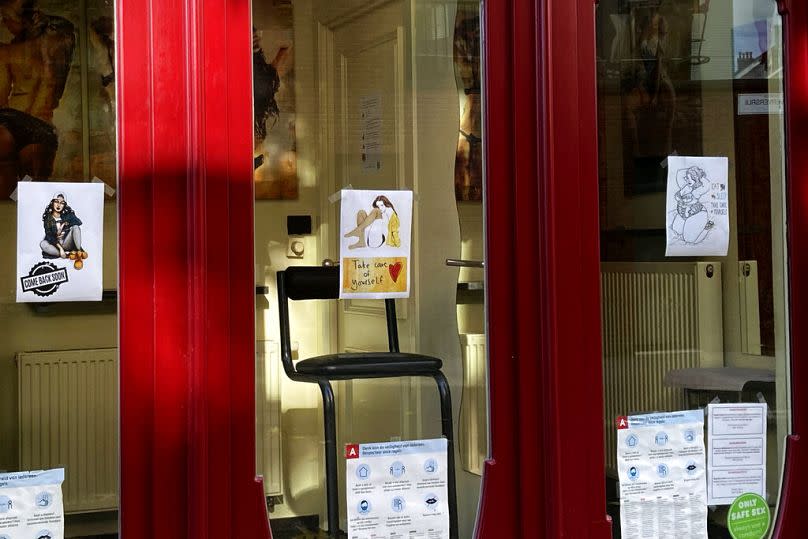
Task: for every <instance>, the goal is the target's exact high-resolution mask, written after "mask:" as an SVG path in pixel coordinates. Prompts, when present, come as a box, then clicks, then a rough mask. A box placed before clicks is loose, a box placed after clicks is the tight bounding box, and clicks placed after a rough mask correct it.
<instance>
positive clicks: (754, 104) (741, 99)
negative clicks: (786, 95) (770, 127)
mask: <svg viewBox="0 0 808 539" xmlns="http://www.w3.org/2000/svg"><path fill="white" fill-rule="evenodd" d="M784 110H785V105H784V101H783V94H782V92H779V93H770V94H739V95H738V115H739V116H746V115H750V114H783V111H784Z"/></svg>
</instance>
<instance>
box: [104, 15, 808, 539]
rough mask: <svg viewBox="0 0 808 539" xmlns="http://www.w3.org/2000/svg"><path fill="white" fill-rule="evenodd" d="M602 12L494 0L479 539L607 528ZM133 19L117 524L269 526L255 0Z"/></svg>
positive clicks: (798, 100) (792, 461)
mask: <svg viewBox="0 0 808 539" xmlns="http://www.w3.org/2000/svg"><path fill="white" fill-rule="evenodd" d="M595 3H596V0H557V1H553V2H552V6H551V7H552V9H548V8H547V6H546V4H547V2H545V1H543V0H486V1H485V2H484V4H483V6H484V16H483V25H484V33H485V36H492V37H493V39H488V38H487V37H485V38H484V57H485V66H486V72H487V74H488V75H487V77H486V81H485V84H486V95H487V105H486V112H485V121H486V140H485V144H486V145H487V152H488V154H487V161H486V173H487V178H488V182H487V188H486V189H487V191H486V196H487V209H486V212H487V224H488V231H487V240H488V266H487V270H486V271H487V283H488V291H487V295H488V298H487V301H488V312H489V315H488V320H496V324H489V339H490V344H489V353H490V382H489V384H490V399H491V407H490V416H491V424H490V430H491V433H490V438H491V447H490V458H489V459H488V461H487V462H486V466H485V470H484V477H483V492H482V496H481V501H480V512H479V515H478V523H477V531H476V536H477V537H485V538H493V537H527V536H532V537H535V536H542V537H561V536H566V537H596V538H604V539H605V538H607V537H610V534H611V532H610V522H609V519H608V517H606V515H605V492H604V488H605V487H604V482H603V481H602V480H601V478H602V477H604V470H603V447H602V444H599V443H596V444H594V445H591V444H590V445H587V443H586V442H588V441H589V440H592V439H594V440H600V439H602V434H603V429H604V425H603V401H602V392H601V386H602V370H601V369H602V365H601V356H600V337H599V336H600V333H599V328H600V315H599V248H598V223H597V218H598V185H597V151H596V148H597V145H596V143H597V141H596V133H597V118H596V109H595V103H596V101H595V99H596V91H595V64H594V59H595V57H594V51H595V45H594V40H595V25H594V4H595ZM778 4H779V5H780V8H781V12H782V13H783V15H784V26H785V28H786V65H787V78H786V129H787V134H788V143H789V147H791V148H802V147H805V146H806V145H807V144H808V140H807V139H808V133H806V132H805V130H802V132H801V131H800V129H798V127H796V126H799V125H801V124H803V123H804V121H802V120H805V118H808V99H806V98H805V96H806V95H808V43H806V41H808V37H807V36H808V5H806V3H805V2H797V1H794V0H779V1H778ZM116 22H117V31H116V38H117V41H118V47H117V53H116V54H117V56H116V58H117V67H118V69H117V81H116V84H117V92H118V93H117V95H118V102H117V111H118V116H117V119H118V127H117V129H118V156H119V162H118V182H119V183H118V185H119V191H118V196H119V201H118V216H119V238H121V239H123V241H120V242H119V259H118V260H119V265H120V275H119V301H120V306H119V312H120V319H119V324H120V341H119V342H120V354H121V367H120V369H121V370H120V384H121V392H120V395H121V402H120V413H121V415H120V418H121V419H120V421H121V423H120V442H121V443H120V446H121V501H120V507H121V532H122V533H123V534H124V535H123V536H124V537H126V538H136V537H156V538H163V537H165V538H168V537H172V538H174V537H203V538H205V537H233V538H237V537H254V536H261V537H270V532H269V528H268V525H267V520H266V511H265V507H264V500H263V488H262V486H261V484H260V482H259V481H258V480H256V478H255V467H254V461H255V454H254V451H255V434H254V421H255V402H254V376H255V375H254V329H253V327H252V326H253V322H254V319H253V317H254V301H255V296H254V280H253V279H254V278H253V273H254V268H253V263H252V257H250V256H245V255H244V253H248V252H252V249H253V232H254V231H253V185H252V127H251V126H252V107H251V102H252V91H251V64H250V56H251V54H250V51H251V43H250V35H249V28H250V2H249V0H152V1H151V2H148V3H145V4H144V3H143V2H138V1H135V0H118V1H117V2H116ZM506 36H507V37H506ZM787 168H788V170H787V173H788V178H789V179H790V180H791V181H789V183H788V204H789V208H790V209H791V210H792V211H791V212H790V223H789V224H790V229H789V232H790V233H789V238H788V245H789V248H790V253H791V258H790V260H789V268H790V275H791V278H790V282H789V284H790V290H791V302H790V303H791V306H790V308H791V320H790V324H791V351H792V354H791V357H792V362H791V368H792V376H791V380H792V388H793V391H792V419H793V432H794V434H793V435H792V436H790V437H789V440H788V443H787V459H786V467H785V478H784V481H783V487H782V490H783V492H782V496H781V500H780V505H779V513H780V518H779V519H778V523H777V527H776V530H775V537H796V536H798V534H799V532H798V530H799V531H802V530H804V529H805V528H806V525H808V512H806V511H804V510H803V509H802V507H803V506H804V502H805V501H806V499H808V492H806V490H805V489H804V488H800V485H799V482H800V480H801V478H804V477H806V476H808V442H806V441H803V440H802V438H801V436H802V433H808V392H804V388H805V387H808V351H807V349H808V335H806V334H805V333H806V332H805V331H803V328H805V327H808V279H806V277H804V275H808V250H806V249H800V247H801V246H800V245H799V243H798V238H801V237H805V236H806V234H808V208H804V206H805V205H806V204H808V182H806V181H800V182H797V181H796V180H797V179H800V180H801V179H802V178H803V177H804V176H806V175H808V153H806V152H790V151H789V152H787ZM803 209H804V210H805V211H797V210H803ZM200 210H201V211H200ZM569 215H576V216H579V217H580V218H579V219H577V220H576V219H572V220H571V219H569V218H568V217H567V216H569ZM131 216H137V218H133V217H131ZM239 254H241V256H238V255H239ZM514 282H518V283H520V284H519V290H518V293H517V290H516V287H515V286H514V285H513V283H514ZM584 331H587V332H589V333H588V335H590V338H586V335H585V334H584ZM595 336H596V337H595ZM582 388H585V391H582V390H581V389H582ZM582 463H583V465H582ZM593 478H595V479H594V483H593ZM223 500H224V503H223V504H222V501H223Z"/></svg>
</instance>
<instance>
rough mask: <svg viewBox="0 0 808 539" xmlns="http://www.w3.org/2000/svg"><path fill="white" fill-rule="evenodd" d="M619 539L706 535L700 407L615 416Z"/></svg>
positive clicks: (691, 538) (700, 538)
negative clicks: (620, 534)
mask: <svg viewBox="0 0 808 539" xmlns="http://www.w3.org/2000/svg"><path fill="white" fill-rule="evenodd" d="M617 428H618V431H617V468H618V471H619V476H620V477H619V478H620V528H621V530H622V537H623V539H634V538H644V537H667V538H670V539H707V484H706V474H705V452H704V412H703V411H702V410H687V411H682V412H670V413H657V414H644V415H633V416H622V417H619V418H617Z"/></svg>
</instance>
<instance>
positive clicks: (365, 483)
mask: <svg viewBox="0 0 808 539" xmlns="http://www.w3.org/2000/svg"><path fill="white" fill-rule="evenodd" d="M447 447H448V444H447V442H446V438H438V439H434V440H411V441H407V442H386V443H377V444H356V445H347V446H346V447H345V458H346V461H345V462H346V470H347V471H346V477H347V498H346V500H347V504H348V509H347V511H348V537H349V539H395V538H402V539H403V538H405V537H406V538H410V537H413V538H415V537H423V538H430V539H446V538H448V537H449V504H448V492H449V491H448V479H447V478H448V469H447V466H448V464H447V457H446V452H447Z"/></svg>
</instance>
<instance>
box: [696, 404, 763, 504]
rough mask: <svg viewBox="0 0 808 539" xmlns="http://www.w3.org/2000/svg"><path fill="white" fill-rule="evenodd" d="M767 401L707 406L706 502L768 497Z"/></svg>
mask: <svg viewBox="0 0 808 539" xmlns="http://www.w3.org/2000/svg"><path fill="white" fill-rule="evenodd" d="M766 413H767V407H766V403H754V404H751V403H750V404H709V405H708V406H707V434H708V437H707V503H708V504H710V505H729V504H731V503H732V502H733V501H735V498H737V497H738V496H740V495H741V494H746V493H747V492H752V493H755V494H758V495H760V496H762V497H763V498H766Z"/></svg>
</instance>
